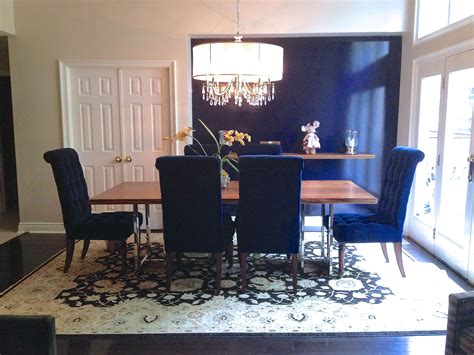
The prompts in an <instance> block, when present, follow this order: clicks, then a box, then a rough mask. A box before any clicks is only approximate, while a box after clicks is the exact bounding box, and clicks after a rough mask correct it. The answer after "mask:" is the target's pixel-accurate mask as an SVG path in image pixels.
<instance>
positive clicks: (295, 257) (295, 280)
mask: <svg viewBox="0 0 474 355" xmlns="http://www.w3.org/2000/svg"><path fill="white" fill-rule="evenodd" d="M291 274H292V276H293V294H295V295H296V291H297V289H298V254H291Z"/></svg>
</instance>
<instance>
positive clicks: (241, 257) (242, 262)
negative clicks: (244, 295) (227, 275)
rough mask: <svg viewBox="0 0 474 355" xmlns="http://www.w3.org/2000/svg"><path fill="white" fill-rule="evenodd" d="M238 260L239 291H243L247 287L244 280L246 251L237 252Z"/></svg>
mask: <svg viewBox="0 0 474 355" xmlns="http://www.w3.org/2000/svg"><path fill="white" fill-rule="evenodd" d="M239 261H240V278H241V291H242V292H245V291H246V289H247V281H246V276H247V275H246V272H247V253H239Z"/></svg>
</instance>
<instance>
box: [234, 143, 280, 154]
mask: <svg viewBox="0 0 474 355" xmlns="http://www.w3.org/2000/svg"><path fill="white" fill-rule="evenodd" d="M232 151H233V152H235V153H236V154H237V155H239V156H240V155H281V153H282V151H283V150H282V147H281V144H246V145H240V144H238V143H235V144H234V145H233V146H232Z"/></svg>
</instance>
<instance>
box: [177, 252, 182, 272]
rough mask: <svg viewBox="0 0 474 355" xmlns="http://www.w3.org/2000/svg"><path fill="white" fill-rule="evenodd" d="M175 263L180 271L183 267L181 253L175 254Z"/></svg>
mask: <svg viewBox="0 0 474 355" xmlns="http://www.w3.org/2000/svg"><path fill="white" fill-rule="evenodd" d="M176 263H177V264H178V267H179V268H180V269H181V268H182V267H183V253H176Z"/></svg>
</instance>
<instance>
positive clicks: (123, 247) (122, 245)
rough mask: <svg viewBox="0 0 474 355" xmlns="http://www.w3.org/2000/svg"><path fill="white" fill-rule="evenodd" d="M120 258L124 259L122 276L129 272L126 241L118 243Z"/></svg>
mask: <svg viewBox="0 0 474 355" xmlns="http://www.w3.org/2000/svg"><path fill="white" fill-rule="evenodd" d="M118 244H119V251H120V258H121V259H122V274H123V275H125V273H126V272H127V242H126V241H125V240H123V241H120V242H118Z"/></svg>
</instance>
